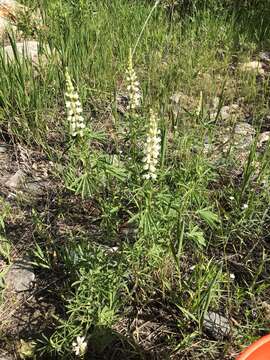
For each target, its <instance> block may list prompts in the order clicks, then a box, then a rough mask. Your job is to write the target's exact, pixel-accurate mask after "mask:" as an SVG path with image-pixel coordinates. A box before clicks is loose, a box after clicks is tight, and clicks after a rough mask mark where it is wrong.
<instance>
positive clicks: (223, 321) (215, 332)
mask: <svg viewBox="0 0 270 360" xmlns="http://www.w3.org/2000/svg"><path fill="white" fill-rule="evenodd" d="M203 329H204V331H205V332H206V333H207V334H209V335H210V336H212V337H213V338H214V339H215V340H223V339H225V338H227V337H228V336H229V334H230V332H231V328H230V324H229V321H228V319H227V318H225V317H224V316H222V315H220V314H218V313H216V312H214V311H209V312H208V313H206V314H205V316H204V320H203Z"/></svg>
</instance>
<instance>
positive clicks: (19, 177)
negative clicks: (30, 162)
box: [5, 170, 26, 189]
mask: <svg viewBox="0 0 270 360" xmlns="http://www.w3.org/2000/svg"><path fill="white" fill-rule="evenodd" d="M25 177H26V175H25V173H24V172H23V171H22V170H18V171H17V172H16V173H15V174H14V175H12V176H11V177H10V178H9V179H8V181H7V182H6V183H5V185H6V186H7V187H9V188H11V189H19V188H21V187H22V186H23V184H24V182H25Z"/></svg>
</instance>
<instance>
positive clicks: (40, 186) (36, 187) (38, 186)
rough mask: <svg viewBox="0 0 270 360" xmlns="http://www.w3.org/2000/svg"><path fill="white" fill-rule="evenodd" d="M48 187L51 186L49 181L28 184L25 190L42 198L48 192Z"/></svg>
mask: <svg viewBox="0 0 270 360" xmlns="http://www.w3.org/2000/svg"><path fill="white" fill-rule="evenodd" d="M48 186H49V182H48V181H31V182H27V183H26V185H25V189H26V190H27V191H28V192H29V193H30V194H31V195H32V196H41V195H43V194H44V193H45V192H46V189H48Z"/></svg>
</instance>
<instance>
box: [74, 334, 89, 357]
mask: <svg viewBox="0 0 270 360" xmlns="http://www.w3.org/2000/svg"><path fill="white" fill-rule="evenodd" d="M72 348H73V352H75V355H77V356H83V355H84V354H85V353H86V349H87V341H85V336H77V337H76V341H74V342H73V343H72Z"/></svg>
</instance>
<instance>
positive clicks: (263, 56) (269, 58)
mask: <svg viewBox="0 0 270 360" xmlns="http://www.w3.org/2000/svg"><path fill="white" fill-rule="evenodd" d="M259 58H260V60H261V61H264V62H270V52H269V51H262V52H261V53H260V54H259Z"/></svg>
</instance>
